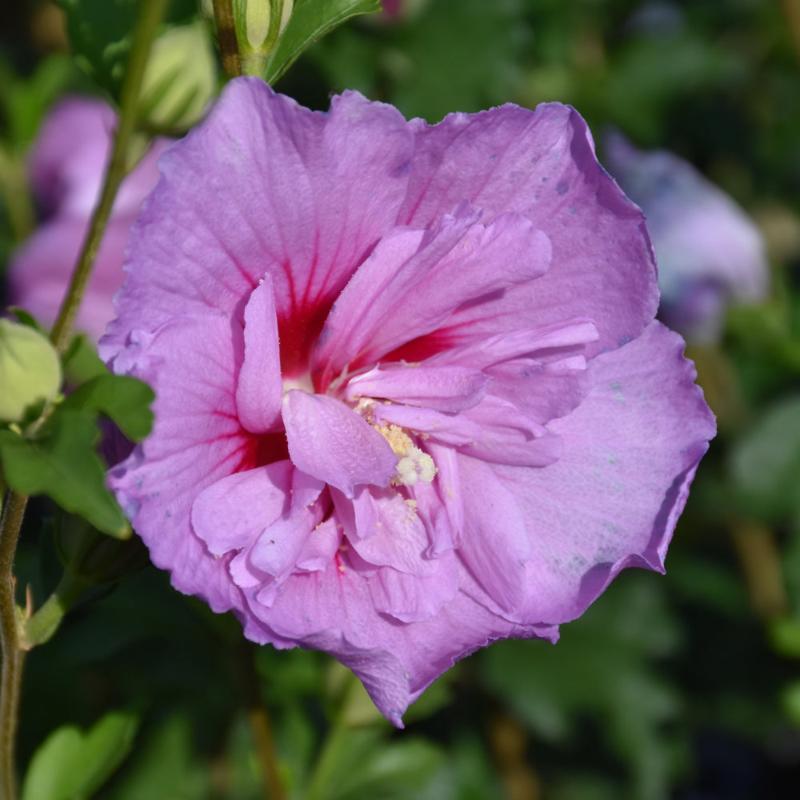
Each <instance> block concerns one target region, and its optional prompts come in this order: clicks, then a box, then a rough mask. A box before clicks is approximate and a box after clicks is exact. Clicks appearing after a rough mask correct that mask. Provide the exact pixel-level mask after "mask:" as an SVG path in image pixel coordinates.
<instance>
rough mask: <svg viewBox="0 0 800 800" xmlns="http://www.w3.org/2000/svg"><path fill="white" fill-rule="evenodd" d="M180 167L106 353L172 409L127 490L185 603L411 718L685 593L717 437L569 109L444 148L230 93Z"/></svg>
mask: <svg viewBox="0 0 800 800" xmlns="http://www.w3.org/2000/svg"><path fill="white" fill-rule="evenodd" d="M161 169H162V179H161V181H160V182H159V184H158V187H157V188H156V190H155V191H154V193H153V194H152V196H151V199H150V200H149V202H148V204H147V206H146V207H145V209H144V211H143V212H142V215H141V216H140V218H139V221H138V222H137V224H136V226H135V228H134V233H133V235H132V238H131V252H130V259H129V262H128V267H127V269H128V277H127V280H126V283H125V286H124V288H123V289H122V291H121V293H120V295H119V296H118V298H117V301H116V304H117V311H118V314H119V316H118V317H117V319H116V320H115V321H114V322H112V323H111V325H110V326H109V329H108V334H107V335H106V337H104V339H103V341H102V342H101V352H102V354H103V356H104V357H105V358H108V359H109V360H110V361H111V363H112V364H113V366H114V368H115V369H116V370H117V371H120V372H128V373H132V374H135V375H138V376H139V377H141V378H143V379H145V380H146V381H148V382H149V383H150V384H151V385H152V386H153V387H154V388H155V390H156V397H157V399H156V404H155V414H156V424H155V429H154V432H153V434H152V435H151V436H150V437H149V438H148V439H147V440H146V441H145V442H144V443H143V444H142V445H141V446H138V447H137V448H136V450H135V451H134V453H133V454H132V455H131V456H130V458H129V459H128V460H127V461H126V462H125V463H124V464H122V465H121V466H120V467H118V468H117V469H115V470H113V471H112V475H111V485H112V486H113V488H114V489H115V491H116V493H117V496H118V497H119V499H120V501H121V502H122V504H123V506H124V507H125V508H126V509H127V511H128V513H129V514H130V516H131V518H132V520H133V522H134V526H135V528H136V530H137V531H138V532H139V534H140V535H141V537H142V538H143V539H144V541H145V542H146V544H147V545H148V547H149V549H150V553H151V556H152V559H153V561H154V562H155V564H156V565H157V566H159V567H162V568H164V569H168V570H170V571H171V573H172V582H173V584H174V586H175V587H176V588H177V589H179V590H181V591H183V592H187V593H190V594H196V595H200V596H201V597H203V598H205V599H206V600H207V601H208V602H209V604H210V605H211V607H212V608H213V609H214V610H215V611H219V612H222V611H227V610H233V611H235V613H236V614H237V615H238V616H239V617H240V619H241V620H242V622H243V624H244V628H245V633H246V635H247V636H248V637H249V638H251V639H253V640H255V641H257V642H269V643H272V644H273V645H275V646H276V647H281V648H284V647H294V646H297V645H302V646H305V647H313V648H318V649H320V650H324V651H326V652H329V653H332V654H333V655H335V656H336V657H337V658H339V659H340V660H341V661H342V662H343V663H345V664H346V665H348V666H349V667H350V668H351V669H353V670H354V671H355V672H356V674H357V675H358V676H359V677H360V678H361V680H362V681H363V682H364V684H365V686H366V688H367V690H368V691H369V693H370V695H371V696H372V698H373V699H374V701H375V703H376V704H377V705H378V707H379V708H380V709H381V711H382V712H383V713H384V714H385V715H386V716H387V717H388V718H389V719H390V720H392V721H393V722H394V723H395V724H398V725H399V724H401V717H402V714H403V713H404V711H405V709H406V708H407V706H408V704H409V703H411V702H412V701H413V700H414V699H415V698H416V697H418V696H419V695H420V694H421V693H422V691H423V690H424V689H425V687H426V686H427V685H428V684H429V683H430V682H431V681H433V680H434V679H435V678H436V677H437V676H438V675H440V674H441V673H442V672H443V671H444V670H446V669H447V668H448V667H449V666H450V665H452V664H453V663H454V662H455V661H456V660H457V659H459V658H462V657H463V656H465V655H467V654H469V653H470V652H472V651H473V650H475V649H477V648H478V647H481V646H483V645H485V644H487V643H489V642H491V641H493V640H495V639H499V638H503V637H507V636H521V637H537V636H538V637H544V638H548V639H553V640H554V639H555V638H556V637H557V631H558V625H559V624H560V623H562V622H566V621H568V620H571V619H574V618H575V617H577V616H579V615H580V614H581V613H582V612H583V611H584V610H585V609H586V607H587V606H588V605H589V604H590V603H591V602H592V601H593V600H594V599H595V598H596V597H597V596H598V595H599V594H600V593H601V592H602V591H603V589H604V588H605V587H606V585H607V584H608V583H609V581H611V579H612V578H613V577H614V576H615V575H616V574H617V573H618V572H619V571H620V570H621V569H623V568H625V567H630V566H639V567H646V568H650V569H655V570H659V571H661V570H663V560H664V556H665V553H666V549H667V545H668V543H669V540H670V537H671V535H672V531H673V529H674V527H675V523H676V521H677V518H678V516H679V514H680V512H681V509H682V507H683V505H684V503H685V500H686V496H687V493H688V488H689V484H690V483H691V480H692V478H693V476H694V472H695V469H696V468H697V464H698V462H699V460H700V458H701V457H702V455H703V453H704V452H705V450H706V448H707V442H708V440H709V438H710V437H711V436H713V433H714V422H713V418H712V416H711V414H710V412H709V410H708V408H707V406H706V404H705V402H704V400H703V396H702V393H701V392H700V390H699V389H698V388H697V387H696V386H695V385H694V377H695V373H694V370H693V368H692V365H691V364H690V363H689V362H687V361H686V360H684V359H683V357H682V355H681V352H682V349H683V342H682V340H681V339H680V337H678V336H677V335H675V334H673V333H671V332H670V331H668V330H667V329H666V328H664V327H663V326H662V325H660V324H659V323H657V322H654V321H653V316H654V314H655V310H656V306H657V302H658V293H657V287H656V279H655V267H654V264H653V260H652V255H651V249H650V243H649V241H648V238H647V234H646V232H645V227H644V222H643V219H642V215H641V213H640V212H639V210H638V209H637V208H636V207H635V206H634V205H633V204H632V203H630V202H629V201H628V200H627V199H626V198H625V196H624V195H623V194H622V192H620V190H619V189H618V188H617V186H616V184H615V183H614V182H613V181H612V180H610V179H609V178H608V176H607V175H606V174H605V172H604V171H603V170H602V169H601V168H600V166H599V165H598V163H597V161H596V159H595V155H594V151H593V148H592V144H591V139H590V136H589V132H588V129H587V128H586V125H585V123H584V122H583V120H582V119H581V118H580V116H579V115H578V114H577V113H576V112H575V111H573V110H572V109H569V108H567V107H565V106H561V105H557V104H550V105H543V106H540V107H539V108H538V109H537V110H536V111H533V112H532V111H529V110H526V109H523V108H519V107H516V106H512V105H506V106H503V107H501V108H496V109H493V110H491V111H487V112H483V113H480V114H452V115H450V116H448V117H446V118H445V120H444V121H443V122H441V123H440V124H439V125H436V126H434V127H429V126H428V125H426V124H425V123H424V122H422V121H421V120H413V121H411V122H406V120H405V119H403V117H402V116H401V115H400V114H399V113H398V111H397V110H396V109H394V108H393V107H391V106H388V105H384V104H381V103H372V102H369V101H367V100H365V99H364V98H363V97H362V96H361V95H359V94H357V93H352V92H348V93H345V94H344V95H341V96H339V97H335V98H334V99H333V101H332V103H331V109H330V111H329V112H328V113H327V114H322V113H317V112H311V111H308V110H306V109H304V108H302V107H300V106H298V105H297V104H296V103H294V102H293V101H292V100H290V99H288V98H286V97H283V96H281V95H277V94H274V93H273V92H272V91H271V90H270V89H269V88H268V87H267V86H266V85H264V84H263V83H261V82H260V81H257V80H252V79H238V80H234V81H232V82H231V83H230V84H229V85H228V87H227V89H226V90H225V92H224V93H223V95H222V97H221V99H220V100H219V102H218V103H217V105H216V107H215V108H214V110H213V111H212V112H211V114H210V116H209V117H208V118H207V120H206V121H205V122H204V123H203V124H201V125H200V126H198V127H197V128H196V129H195V130H194V131H193V132H192V133H190V134H189V136H188V137H186V139H184V140H183V141H181V142H180V143H178V144H176V145H175V146H174V147H173V148H172V149H171V150H170V151H169V152H168V153H167V154H166V155H165V156H164V157H163V158H162V160H161Z"/></svg>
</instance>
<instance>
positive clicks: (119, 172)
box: [0, 0, 167, 800]
mask: <svg viewBox="0 0 800 800" xmlns="http://www.w3.org/2000/svg"><path fill="white" fill-rule="evenodd" d="M166 5H167V0H142V3H141V10H140V12H139V16H138V18H137V20H136V27H135V29H134V32H133V45H132V47H131V54H130V56H129V58H128V64H127V67H126V70H125V79H124V82H123V84H122V94H121V103H120V115H119V124H118V125H117V130H116V133H115V135H114V144H113V146H112V149H111V157H110V159H109V163H108V167H107V169H106V174H105V179H104V181H103V188H102V190H101V192H100V199H99V200H98V202H97V205H96V207H95V209H94V212H93V213H92V219H91V221H90V223H89V230H88V231H87V233H86V238H85V240H84V243H83V248H82V249H81V253H80V256H79V257H78V262H77V264H76V265H75V269H74V271H73V273H72V279H71V281H70V285H69V288H68V289H67V293H66V295H65V297H64V301H63V303H62V304H61V309H60V311H59V314H58V319H57V320H56V322H55V325H54V326H53V330H52V333H51V335H50V338H51V340H52V342H53V344H54V346H55V347H56V349H57V350H58V351H59V352H62V353H63V352H64V350H66V348H67V345H68V344H69V341H70V336H71V334H72V326H73V323H74V321H75V317H76V315H77V313H78V309H79V308H80V304H81V300H82V299H83V293H84V290H85V289H86V284H87V283H88V281H89V277H90V275H91V272H92V267H93V265H94V261H95V257H96V256H97V251H98V248H99V247H100V242H101V240H102V238H103V233H104V231H105V228H106V225H107V223H108V220H109V217H110V216H111V210H112V208H113V207H114V199H115V198H116V195H117V191H118V190H119V187H120V185H121V183H122V181H123V179H124V177H125V174H126V171H127V161H128V150H129V147H130V144H131V140H132V138H133V134H134V131H135V128H136V122H137V115H138V108H137V106H138V101H139V92H140V90H141V86H142V80H143V78H144V72H145V68H146V67H147V59H148V56H149V53H150V46H151V44H152V42H153V39H154V38H155V34H156V30H157V29H158V26H159V24H160V22H161V19H162V17H163V15H164V11H165V9H166ZM27 502H28V498H27V497H26V496H25V495H22V494H19V493H17V492H11V493H10V494H9V496H8V498H7V500H6V503H5V507H4V509H3V516H2V521H0V643H1V644H2V657H3V662H2V675H1V676H0V800H14V798H15V797H16V781H15V764H14V748H15V742H16V732H17V720H18V716H19V696H20V688H21V685H22V661H23V657H24V650H23V649H22V648H21V647H20V644H21V640H20V625H19V620H18V612H17V605H16V598H15V596H14V558H15V556H16V551H17V542H18V540H19V532H20V529H21V528H22V521H23V518H24V516H25V507H26V505H27Z"/></svg>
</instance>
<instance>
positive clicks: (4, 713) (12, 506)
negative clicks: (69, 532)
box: [0, 492, 28, 800]
mask: <svg viewBox="0 0 800 800" xmlns="http://www.w3.org/2000/svg"><path fill="white" fill-rule="evenodd" d="M27 503H28V498H27V497H25V496H24V495H20V494H17V493H16V492H11V493H10V494H9V496H8V498H7V499H6V503H5V506H4V509H3V516H2V522H1V523H0V652H2V657H3V662H2V673H1V674H0V800H14V798H15V797H16V778H15V760H14V749H15V744H16V733H17V719H18V717H19V695H20V688H21V686H22V661H23V659H24V655H25V654H24V651H23V650H22V649H21V648H20V646H19V644H20V642H19V620H18V612H17V603H16V597H15V591H14V590H15V582H14V572H13V568H14V556H15V554H16V551H17V542H18V541H19V532H20V530H21V529H22V520H23V518H24V516H25V506H26V505H27Z"/></svg>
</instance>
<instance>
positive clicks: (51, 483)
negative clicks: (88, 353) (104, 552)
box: [0, 406, 130, 539]
mask: <svg viewBox="0 0 800 800" xmlns="http://www.w3.org/2000/svg"><path fill="white" fill-rule="evenodd" d="M98 438H99V431H98V428H97V422H96V419H95V415H94V414H93V413H92V412H90V411H87V410H78V409H73V408H64V407H63V406H62V407H61V408H57V409H56V410H55V411H54V412H53V414H52V415H51V416H50V418H49V419H48V421H47V423H46V424H45V425H44V427H43V428H42V431H41V432H40V434H39V436H38V437H37V438H36V439H33V440H30V439H25V438H23V437H22V436H19V435H18V434H16V433H14V432H13V431H10V430H4V431H0V462H2V467H3V475H4V477H5V480H6V482H7V483H8V485H9V486H10V487H11V488H12V489H14V490H15V491H18V492H22V493H23V494H33V495H38V494H45V495H47V496H48V497H50V498H51V499H53V500H54V501H55V502H56V503H58V505H60V506H61V507H62V508H63V509H65V510H66V511H69V512H71V513H73V514H79V515H80V516H82V517H84V519H86V520H88V521H89V522H91V523H92V525H94V526H95V527H96V528H98V529H99V530H101V531H103V532H104V533H107V534H109V535H111V536H115V537H117V538H120V539H124V538H127V537H128V536H130V526H129V525H128V523H127V521H126V519H125V516H124V515H123V513H122V509H120V507H119V505H118V504H117V502H116V500H115V499H114V497H113V496H112V494H111V492H109V491H108V489H107V488H106V485H105V469H104V467H103V463H102V461H101V460H100V458H99V457H98V455H97V453H96V452H95V445H96V444H97V440H98Z"/></svg>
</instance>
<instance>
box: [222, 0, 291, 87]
mask: <svg viewBox="0 0 800 800" xmlns="http://www.w3.org/2000/svg"><path fill="white" fill-rule="evenodd" d="M293 9H294V0H233V18H234V23H235V25H236V39H237V41H238V43H239V50H240V51H241V53H242V58H243V62H244V63H245V64H247V63H248V62H249V63H253V64H260V63H263V62H264V61H265V60H266V58H267V56H269V54H270V53H271V52H272V51H273V49H274V48H275V45H276V44H277V42H278V38H279V37H280V35H281V34H282V33H283V32H284V30H286V26H287V25H288V24H289V18H290V17H291V16H292V10H293ZM246 71H251V72H252V71H253V70H246Z"/></svg>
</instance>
